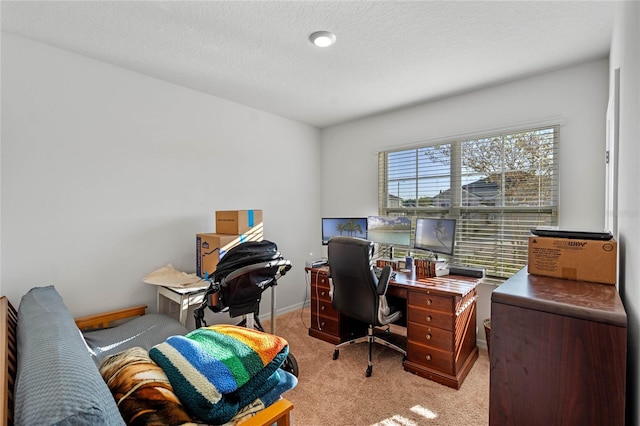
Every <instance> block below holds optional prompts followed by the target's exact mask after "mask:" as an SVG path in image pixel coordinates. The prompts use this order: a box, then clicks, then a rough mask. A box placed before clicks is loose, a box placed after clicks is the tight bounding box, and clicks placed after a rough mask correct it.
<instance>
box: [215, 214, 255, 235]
mask: <svg viewBox="0 0 640 426" xmlns="http://www.w3.org/2000/svg"><path fill="white" fill-rule="evenodd" d="M256 232H262V210H222V211H216V233H217V234H230V235H241V234H255V233H256Z"/></svg>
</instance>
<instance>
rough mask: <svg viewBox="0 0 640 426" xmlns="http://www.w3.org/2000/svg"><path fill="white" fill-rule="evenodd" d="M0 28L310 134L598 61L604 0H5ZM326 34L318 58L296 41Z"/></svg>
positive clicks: (608, 22)
mask: <svg viewBox="0 0 640 426" xmlns="http://www.w3.org/2000/svg"><path fill="white" fill-rule="evenodd" d="M0 7H1V9H0V13H1V18H2V20H1V25H2V31H5V32H9V33H13V34H17V35H20V36H23V37H27V38H30V39H33V40H36V41H40V42H43V43H47V44H50V45H52V46H57V47H60V48H63V49H67V50H70V51H72V52H76V53H79V54H82V55H86V56H89V57H92V58H95V59H98V60H101V61H104V62H107V63H110V64H114V65H118V66H121V67H124V68H127V69H130V70H133V71H137V72H139V73H142V74H145V75H149V76H153V77H156V78H159V79H162V80H166V81H169V82H173V83H175V84H179V85H182V86H186V87H189V88H192V89H195V90H198V91H202V92H206V93H210V94H212V95H215V96H218V97H221V98H225V99H228V100H231V101H235V102H238V103H241V104H244V105H248V106H251V107H255V108H258V109H260V110H263V111H268V112H271V113H274V114H278V115H281V116H284V117H288V118H291V119H294V120H297V121H300V122H304V123H308V124H311V125H314V126H317V127H321V128H322V127H326V126H330V125H334V124H338V123H342V122H346V121H350V120H353V119H357V118H360V117H364V116H369V115H372V114H377V113H381V112H385V111H390V110H394V109H398V108H402V107H405V106H409V105H415V104H418V103H422V102H426V101H429V100H434V99H438V98H441V97H444V96H450V95H452V94H457V93H462V92H465V91H470V90H474V89H477V88H481V87H486V86H489V85H492V84H497V83H500V82H504V81H509V80H513V79H516V78H520V77H523V76H527V75H532V74H536V73H539V72H543V71H547V70H552V69H557V68H560V67H563V66H567V65H571V64H575V63H579V62H584V61H587V60H591V59H595V58H605V57H607V55H608V52H609V46H610V43H611V31H612V26H613V12H614V2H612V1H604V2H597V1H568V2H564V1H494V2H491V1H469V2H463V1H108V2H105V1H68V2H63V1H6V0H2V2H1V4H0ZM318 30H328V31H332V32H334V33H335V34H336V36H337V42H336V44H335V45H334V46H333V47H331V48H329V49H320V48H317V47H315V46H313V45H312V44H311V43H310V42H309V40H308V36H309V34H311V33H312V32H314V31H318Z"/></svg>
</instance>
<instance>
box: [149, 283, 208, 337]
mask: <svg viewBox="0 0 640 426" xmlns="http://www.w3.org/2000/svg"><path fill="white" fill-rule="evenodd" d="M208 287H209V285H205V286H202V287H187V288H180V287H165V286H161V285H159V286H157V289H158V290H157V292H158V304H157V312H158V313H163V311H164V309H161V308H163V307H164V304H163V302H164V300H163V299H162V297H164V298H165V299H169V300H170V301H172V302H175V303H177V304H178V305H179V307H178V309H179V316H180V322H181V323H182V325H184V326H185V327H186V326H187V314H188V312H189V306H192V305H199V304H200V303H202V301H203V300H204V295H205V293H206V291H207V288H208Z"/></svg>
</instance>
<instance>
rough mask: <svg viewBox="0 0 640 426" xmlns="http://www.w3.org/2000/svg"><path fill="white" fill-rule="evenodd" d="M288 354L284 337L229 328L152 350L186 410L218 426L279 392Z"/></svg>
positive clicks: (175, 338)
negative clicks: (274, 392) (281, 368)
mask: <svg viewBox="0 0 640 426" xmlns="http://www.w3.org/2000/svg"><path fill="white" fill-rule="evenodd" d="M288 354H289V344H288V343H287V341H286V340H284V339H283V338H281V337H278V336H274V335H272V334H268V333H263V332H260V331H257V330H251V329H248V328H245V327H239V326H235V325H228V324H218V325H212V326H210V327H202V328H199V329H197V330H194V331H192V332H191V333H189V334H187V335H186V336H172V337H169V338H168V339H167V340H166V341H164V342H163V343H160V344H159V345H156V346H154V347H153V348H151V350H150V351H149V356H150V357H151V359H152V360H153V361H155V362H156V364H158V365H159V366H160V367H161V368H162V369H163V370H164V372H165V374H166V375H167V377H168V378H169V381H170V382H171V386H173V389H174V392H175V393H176V395H177V396H178V398H179V399H180V401H181V402H182V403H183V405H184V406H185V408H187V411H189V412H190V413H191V414H192V415H194V416H196V417H197V418H198V419H199V420H201V421H204V422H207V423H213V424H220V423H225V422H227V421H229V420H230V419H231V418H233V416H234V415H235V414H236V413H237V412H238V410H240V409H241V408H242V407H244V406H246V405H248V404H250V403H252V402H253V401H254V400H255V399H257V398H260V397H262V396H263V395H265V394H267V393H268V392H269V391H271V390H272V389H273V388H274V387H276V386H277V385H278V383H280V377H279V375H278V373H277V370H278V368H279V367H280V366H281V365H282V364H283V363H284V361H285V360H286V357H287V355H288Z"/></svg>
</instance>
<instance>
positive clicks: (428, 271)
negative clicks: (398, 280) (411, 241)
mask: <svg viewBox="0 0 640 426" xmlns="http://www.w3.org/2000/svg"><path fill="white" fill-rule="evenodd" d="M413 268H414V269H415V271H416V276H418V277H443V276H445V275H449V265H448V264H447V262H445V261H444V260H431V259H414V260H413Z"/></svg>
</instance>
